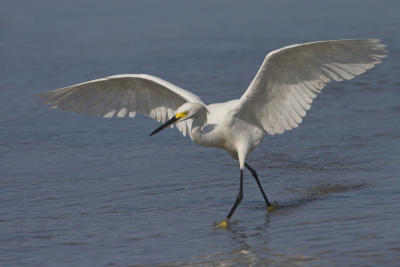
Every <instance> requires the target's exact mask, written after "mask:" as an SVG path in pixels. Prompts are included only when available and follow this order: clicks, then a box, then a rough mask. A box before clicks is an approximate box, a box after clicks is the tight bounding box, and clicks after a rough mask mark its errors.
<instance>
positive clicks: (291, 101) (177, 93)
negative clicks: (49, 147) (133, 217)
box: [40, 39, 386, 219]
mask: <svg viewBox="0 0 400 267" xmlns="http://www.w3.org/2000/svg"><path fill="white" fill-rule="evenodd" d="M384 47H385V45H383V44H382V43H380V40H377V39H365V40H332V41H322V42H312V43H305V44H297V45H291V46H287V47H284V48H281V49H277V50H275V51H272V52H270V53H269V54H268V55H267V56H266V57H265V59H264V62H263V63H262V65H261V67H260V69H259V70H258V72H257V74H256V76H255V77H254V79H253V80H252V82H251V83H250V85H249V87H248V88H247V90H246V91H245V92H244V94H243V95H242V96H241V98H240V99H235V100H231V101H228V102H225V103H216V104H210V105H206V104H205V103H204V102H203V101H202V100H201V99H200V98H199V97H198V96H196V95H194V94H192V93H190V92H189V91H186V90H184V89H182V88H180V87H178V86H176V85H173V84H171V83H169V82H167V81H165V80H162V79H160V78H158V77H155V76H151V75H147V74H122V75H114V76H110V77H107V78H102V79H97V80H93V81H89V82H85V83H81V84H76V85H72V86H69V87H65V88H61V89H58V90H54V91H50V92H46V93H43V94H41V95H40V97H41V98H42V99H43V100H44V102H45V103H47V104H49V105H51V107H52V108H60V109H62V110H71V111H75V112H77V113H87V114H92V115H100V116H103V117H105V118H111V117H114V116H116V117H124V116H126V115H128V116H129V117H131V118H133V117H135V115H136V113H141V114H143V115H146V116H149V117H151V118H153V119H156V120H157V121H159V122H162V123H164V124H163V125H162V126H160V127H159V128H158V129H156V130H155V131H153V132H152V133H151V134H150V135H153V134H155V133H157V132H159V131H160V130H162V129H164V128H165V127H166V126H168V125H173V124H175V125H176V126H177V128H178V129H179V131H180V132H181V133H182V134H183V135H184V136H186V135H187V134H188V135H189V136H190V137H191V139H192V140H193V141H194V142H195V143H196V144H198V145H202V146H208V147H217V148H220V149H223V150H225V151H227V152H228V153H229V154H230V155H231V156H232V157H233V158H235V159H237V160H238V161H239V167H240V170H241V180H240V181H241V183H240V191H239V195H238V198H237V200H236V202H235V204H234V206H233V208H232V210H231V212H230V213H229V215H228V216H227V218H228V219H230V217H231V216H232V214H233V212H234V211H235V209H236V207H237V206H238V204H239V203H240V200H241V197H242V185H243V169H244V167H247V168H248V169H249V170H250V171H251V173H252V174H253V176H254V178H255V179H256V181H257V183H258V186H259V188H260V189H261V192H262V194H263V197H264V199H265V201H266V203H267V206H271V204H270V203H269V202H268V200H267V198H266V195H265V193H264V191H263V189H262V187H261V184H260V182H259V180H258V176H257V174H256V172H255V170H254V169H252V168H251V167H250V165H248V163H247V162H246V156H247V155H248V154H249V153H250V152H251V151H253V149H254V148H255V147H257V146H258V145H259V144H260V142H261V141H262V140H263V138H264V136H265V135H266V134H270V135H274V134H280V133H283V132H284V131H288V130H291V129H293V128H296V127H298V125H299V124H300V123H301V122H302V121H303V117H304V116H305V115H306V112H307V110H309V109H310V106H311V103H312V101H313V99H314V98H315V97H316V96H317V95H318V94H319V93H320V92H321V90H322V89H323V88H324V87H325V86H326V84H327V83H328V82H329V81H331V80H335V81H342V80H348V79H352V78H354V77H355V76H357V75H360V74H362V73H364V72H365V71H367V70H369V69H371V68H373V67H374V66H375V65H376V64H379V63H380V62H381V60H382V58H384V57H385V56H386V50H385V49H384Z"/></svg>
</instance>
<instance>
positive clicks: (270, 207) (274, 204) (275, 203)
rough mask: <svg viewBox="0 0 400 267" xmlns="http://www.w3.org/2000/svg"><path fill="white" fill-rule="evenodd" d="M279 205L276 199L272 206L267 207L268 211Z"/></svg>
mask: <svg viewBox="0 0 400 267" xmlns="http://www.w3.org/2000/svg"><path fill="white" fill-rule="evenodd" d="M278 207H279V205H278V202H276V201H274V202H273V203H272V204H271V206H269V207H267V210H268V212H272V211H274V210H276V209H277V208H278Z"/></svg>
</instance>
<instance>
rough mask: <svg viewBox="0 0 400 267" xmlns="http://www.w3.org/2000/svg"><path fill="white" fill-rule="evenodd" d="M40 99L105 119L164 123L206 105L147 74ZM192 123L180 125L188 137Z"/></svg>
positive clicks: (98, 82) (115, 78) (96, 82)
mask: <svg viewBox="0 0 400 267" xmlns="http://www.w3.org/2000/svg"><path fill="white" fill-rule="evenodd" d="M39 98H41V99H42V100H43V102H44V103H46V104H49V105H50V106H51V108H59V109H61V110H68V111H74V112H77V113H86V114H91V115H99V116H102V117H105V118H112V117H114V116H117V117H120V118H122V117H125V115H128V116H129V117H131V118H133V117H135V115H136V112H138V113H140V114H142V115H145V116H148V117H150V118H153V119H155V120H157V121H158V122H162V123H164V122H166V121H167V120H168V119H169V118H171V117H172V116H173V115H174V111H175V110H176V109H178V108H179V107H180V106H181V105H183V104H184V103H186V102H195V103H200V104H203V105H204V103H203V101H201V99H200V98H199V97H198V96H197V95H194V94H192V93H190V92H189V91H186V90H184V89H182V88H180V87H177V86H175V85H173V84H171V83H169V82H167V81H164V80H162V79H160V78H158V77H155V76H151V75H146V74H122V75H114V76H110V77H106V78H101V79H97V80H92V81H89V82H85V83H80V84H76V85H72V86H68V87H65V88H61V89H57V90H53V91H49V92H45V93H41V94H39ZM188 123H190V120H186V121H182V122H178V123H177V124H176V126H177V128H178V129H179V131H180V132H181V133H182V134H183V135H184V136H185V135H186V132H187V130H188Z"/></svg>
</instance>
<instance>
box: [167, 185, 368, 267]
mask: <svg viewBox="0 0 400 267" xmlns="http://www.w3.org/2000/svg"><path fill="white" fill-rule="evenodd" d="M366 186H367V183H365V182H364V183H357V184H344V183H330V184H321V185H317V186H314V187H310V188H305V189H299V188H296V189H290V191H293V192H297V193H301V195H302V196H301V197H299V198H296V199H293V200H290V201H288V202H284V203H279V206H278V208H277V209H276V210H274V211H273V212H268V213H266V215H265V220H263V223H261V224H259V225H258V226H256V227H254V228H253V231H251V232H250V233H249V232H248V229H247V228H246V227H244V226H243V225H241V224H239V223H237V221H235V220H233V221H232V223H231V224H230V225H229V227H228V228H226V229H221V228H219V229H217V231H224V232H229V233H230V237H231V239H232V243H234V244H235V246H236V247H239V249H236V250H234V251H231V252H229V253H213V254H209V255H204V256H199V257H196V258H195V259H194V260H193V261H191V262H186V263H184V264H181V263H180V264H174V263H171V265H176V266H181V265H182V266H187V265H190V266H196V265H212V266H215V265H218V266H225V265H226V266H231V265H244V266H259V265H260V264H262V265H264V266H267V265H271V264H277V263H279V264H280V265H290V266H292V265H295V266H298V265H303V264H311V263H318V262H320V261H321V259H320V258H318V257H315V256H310V255H302V254H301V253H295V255H293V254H290V253H289V254H287V253H283V252H280V251H277V250H276V249H273V248H270V246H269V245H268V241H269V240H268V239H269V238H268V231H269V223H270V222H271V221H273V220H274V217H276V216H287V215H289V213H290V212H295V211H296V210H298V209H299V208H300V207H302V206H305V205H307V204H309V203H311V202H314V201H318V200H321V199H323V198H328V197H329V196H331V195H333V194H337V193H344V192H347V191H355V190H361V189H363V188H365V187H366ZM258 209H262V210H265V207H264V206H262V205H261V206H260V207H258ZM260 237H261V238H264V239H263V242H262V244H258V246H255V245H251V243H250V242H249V241H248V240H249V239H250V240H251V239H254V238H260Z"/></svg>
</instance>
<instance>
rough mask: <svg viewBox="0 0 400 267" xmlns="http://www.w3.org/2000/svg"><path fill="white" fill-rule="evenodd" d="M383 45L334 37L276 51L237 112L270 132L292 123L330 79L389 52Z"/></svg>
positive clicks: (367, 65)
mask: <svg viewBox="0 0 400 267" xmlns="http://www.w3.org/2000/svg"><path fill="white" fill-rule="evenodd" d="M384 47H385V45H383V44H382V43H380V40H377V39H366V40H333V41H322V42H312V43H305V44H297V45H291V46H286V47H283V48H281V49H278V50H275V51H272V52H270V53H269V54H268V55H267V56H266V58H265V60H264V62H263V63H262V65H261V67H260V69H259V70H258V72H257V75H256V76H255V77H254V79H253V81H252V82H251V84H250V86H249V88H248V89H247V90H246V92H245V93H244V94H243V96H242V97H241V98H240V100H239V102H238V106H237V109H236V112H237V113H236V116H237V117H239V118H242V119H244V120H246V121H250V122H252V123H254V124H255V125H258V126H259V127H260V128H261V129H263V130H264V131H266V132H267V133H268V134H276V133H283V132H284V131H288V130H290V129H293V128H295V127H297V126H298V125H299V124H300V123H301V122H302V117H304V116H305V115H306V111H307V110H308V109H309V108H310V105H311V102H312V101H313V99H314V98H315V97H316V95H317V94H318V93H320V92H321V90H322V88H324V87H325V85H326V83H328V82H329V81H331V80H335V81H342V80H343V79H346V80H348V79H352V78H354V77H355V76H357V75H359V74H361V73H364V72H365V71H367V70H369V69H371V68H373V67H374V66H375V65H376V64H378V63H380V62H381V60H382V58H384V57H385V56H386V55H385V54H386V50H385V49H384Z"/></svg>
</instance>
